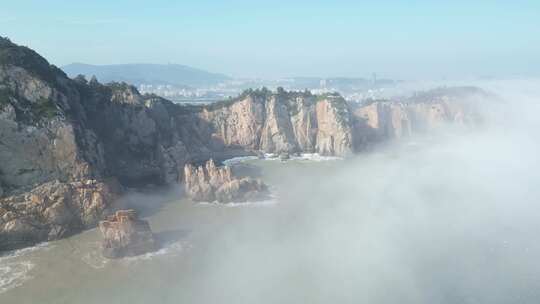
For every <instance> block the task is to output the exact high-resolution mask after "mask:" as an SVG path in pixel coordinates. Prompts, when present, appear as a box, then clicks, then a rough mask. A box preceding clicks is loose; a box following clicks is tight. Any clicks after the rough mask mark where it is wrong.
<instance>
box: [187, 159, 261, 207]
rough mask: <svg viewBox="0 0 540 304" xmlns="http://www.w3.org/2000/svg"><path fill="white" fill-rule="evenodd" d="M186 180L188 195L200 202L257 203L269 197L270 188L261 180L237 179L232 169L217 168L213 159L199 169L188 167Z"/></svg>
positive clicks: (227, 167)
mask: <svg viewBox="0 0 540 304" xmlns="http://www.w3.org/2000/svg"><path fill="white" fill-rule="evenodd" d="M184 179H185V188H186V193H187V194H188V196H189V197H190V198H191V199H192V200H193V201H198V202H213V201H218V202H221V203H230V202H246V201H257V200H261V199H264V198H266V197H267V195H268V187H267V186H266V185H265V184H264V183H263V182H262V181H261V180H259V179H255V178H251V177H236V176H234V175H233V173H232V170H231V167H229V166H223V167H217V166H216V164H215V163H214V161H213V160H212V159H210V160H209V161H208V162H207V163H206V164H205V165H203V166H199V167H195V166H193V165H191V164H188V165H186V166H185V168H184Z"/></svg>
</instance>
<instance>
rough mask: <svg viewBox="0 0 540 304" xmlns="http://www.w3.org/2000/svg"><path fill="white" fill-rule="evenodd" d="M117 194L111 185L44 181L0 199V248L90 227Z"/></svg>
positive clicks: (30, 242) (24, 244) (115, 187)
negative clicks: (25, 190) (28, 189)
mask: <svg viewBox="0 0 540 304" xmlns="http://www.w3.org/2000/svg"><path fill="white" fill-rule="evenodd" d="M119 194H120V189H119V185H117V184H115V183H114V182H99V181H96V180H86V181H84V182H69V183H62V182H58V181H52V182H47V183H44V184H41V185H40V186H38V187H36V188H34V189H32V190H30V191H29V192H26V193H22V194H18V195H13V196H8V197H5V198H3V199H1V200H0V246H1V247H0V248H17V247H23V246H27V245H31V244H35V243H37V242H40V241H45V240H49V241H50V240H55V239H58V238H61V237H65V236H68V235H71V234H73V233H75V232H78V231H81V230H83V229H86V228H89V227H92V226H94V225H96V223H97V222H98V221H99V220H100V219H101V218H102V217H103V216H105V215H106V214H107V213H108V212H109V211H110V209H111V208H112V206H111V202H114V201H115V200H116V199H117V198H118V196H119Z"/></svg>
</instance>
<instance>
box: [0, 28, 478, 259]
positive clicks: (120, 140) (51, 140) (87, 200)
mask: <svg viewBox="0 0 540 304" xmlns="http://www.w3.org/2000/svg"><path fill="white" fill-rule="evenodd" d="M464 91H465V92H466V94H463V92H464ZM456 92H458V93H459V94H456ZM479 97H481V98H485V97H486V93H485V92H483V91H481V90H479V89H471V88H467V89H465V88H456V89H455V92H454V91H451V90H450V91H445V92H442V93H440V94H435V95H432V96H431V95H430V96H429V98H425V99H421V100H420V99H407V100H400V101H388V100H385V101H373V102H371V103H369V104H350V103H348V102H347V101H345V100H344V99H343V97H341V96H340V95H339V94H335V93H332V94H323V95H313V94H311V93H309V92H286V91H284V90H278V91H277V92H272V91H269V90H266V89H262V90H247V91H245V92H244V93H243V94H241V95H240V96H238V97H237V98H234V99H231V100H226V101H223V102H218V103H215V104H211V105H206V106H183V105H177V104H174V103H172V102H171V101H168V100H166V99H163V98H161V97H158V96H155V95H141V94H139V92H138V91H137V90H136V89H135V88H134V87H132V86H130V85H127V84H125V83H110V84H106V85H103V84H100V83H99V82H98V81H97V80H96V79H91V80H90V81H87V80H86V79H85V78H84V77H76V78H75V79H70V78H68V77H67V76H66V75H65V73H63V72H62V71H61V70H59V69H58V68H56V67H54V66H52V65H49V63H48V62H47V61H46V60H45V59H44V58H43V57H41V56H39V55H38V54H37V53H35V52H34V51H32V50H31V49H29V48H26V47H22V46H18V45H16V44H14V43H12V42H11V41H9V40H8V39H6V38H1V37H0V251H2V250H8V249H12V248H16V247H22V246H29V245H32V244H35V243H37V242H41V241H47V240H54V239H58V238H62V237H65V236H67V235H70V234H73V233H76V232H78V231H81V230H82V229H86V228H89V227H93V226H95V225H96V224H97V222H98V221H99V220H101V219H103V218H105V217H106V216H107V215H108V214H110V213H111V212H113V211H114V210H116V209H118V206H116V203H115V202H116V200H117V198H118V197H119V196H120V195H121V193H122V187H135V188H137V187H141V186H145V185H148V184H158V185H176V184H177V183H178V182H184V181H186V183H188V184H189V185H193V183H192V182H191V181H192V177H194V176H196V175H197V176H198V175H199V174H200V171H197V170H198V169H197V170H195V169H194V168H192V167H188V170H186V169H185V167H186V165H187V164H192V163H203V162H206V161H208V160H210V159H216V160H220V161H221V160H224V159H227V158H232V157H236V156H246V155H257V154H258V153H275V154H277V155H293V154H295V153H318V154H320V155H324V156H341V157H343V156H347V155H350V154H352V153H355V152H359V151H362V150H364V149H366V148H367V147H369V146H370V145H373V144H375V143H377V142H381V141H386V140H392V139H396V138H401V137H406V136H409V135H412V134H414V133H417V132H423V131H426V130H430V129H433V128H436V127H437V126H438V125H442V124H445V123H459V124H473V123H476V122H477V121H478V117H479V115H478V113H477V110H476V108H475V102H474V100H476V99H478V98H479ZM206 170H208V169H206ZM212 170H214V169H213V168H212ZM195 171H197V172H198V173H195ZM203 171H204V170H203ZM217 172H221V171H219V170H218V171H217ZM220 174H222V173H220ZM223 174H225V175H227V174H226V172H225V173H223ZM203 175H204V174H203ZM186 177H187V178H186ZM188 180H189V181H188ZM212 183H213V184H212ZM219 183H221V184H219ZM209 184H211V185H212V186H211V188H212V189H213V190H211V191H210V192H208V191H206V190H201V189H202V188H201V187H199V190H193V191H192V192H193V193H192V194H193V197H196V198H201V199H202V198H204V199H211V198H217V197H219V200H223V201H230V200H236V199H240V200H242V199H247V198H248V197H250V195H248V196H245V197H244V196H242V195H237V194H235V193H234V191H232V190H231V191H229V190H230V189H233V188H242V187H244V186H245V187H247V188H254V189H258V190H262V189H263V188H264V187H263V185H262V184H260V183H258V182H254V181H252V180H241V179H240V180H237V179H233V178H232V177H231V178H230V179H229V178H224V179H223V180H222V181H219V182H214V181H212V182H210V183H209ZM225 184H227V186H224V185H225ZM220 187H223V189H229V190H227V191H225V190H223V191H221V190H216V189H219V188H220ZM195 188H196V187H191V186H188V189H195ZM206 192H208V193H213V194H207V193H206ZM248 193H249V191H248Z"/></svg>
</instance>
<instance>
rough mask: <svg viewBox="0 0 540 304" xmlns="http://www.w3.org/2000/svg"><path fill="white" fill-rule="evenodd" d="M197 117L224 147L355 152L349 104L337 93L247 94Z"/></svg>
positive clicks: (290, 151) (314, 151) (328, 152)
mask: <svg viewBox="0 0 540 304" xmlns="http://www.w3.org/2000/svg"><path fill="white" fill-rule="evenodd" d="M200 117H201V118H202V120H204V121H206V122H207V123H208V124H209V126H210V133H211V134H210V136H211V137H212V138H214V139H218V140H220V141H221V142H222V143H223V145H224V146H225V147H235V146H236V147H242V148H244V149H249V150H252V151H263V152H267V153H282V152H287V153H294V152H310V153H320V154H323V155H346V154H348V153H351V152H352V151H353V150H352V149H353V145H352V143H353V135H352V129H351V124H350V113H349V108H348V106H347V103H346V101H345V100H344V99H343V98H342V97H341V96H339V95H336V94H327V95H322V96H315V95H311V94H310V93H301V92H283V91H282V92H280V93H272V92H270V91H265V90H262V91H254V92H251V93H250V92H248V93H245V94H244V95H243V96H240V97H239V98H238V99H237V100H236V102H233V103H231V104H229V105H228V104H218V105H214V106H211V107H206V108H204V109H203V110H202V112H201V114H200Z"/></svg>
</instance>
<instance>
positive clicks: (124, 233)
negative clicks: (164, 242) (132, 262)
mask: <svg viewBox="0 0 540 304" xmlns="http://www.w3.org/2000/svg"><path fill="white" fill-rule="evenodd" d="M99 230H100V231H101V234H102V236H103V241H102V244H101V248H102V253H103V256H104V257H107V258H121V257H126V256H136V255H140V254H144V253H147V252H151V251H154V250H156V248H157V246H156V242H155V240H154V235H153V234H152V231H151V230H150V225H149V224H148V222H147V221H145V220H141V219H139V218H138V216H137V213H136V212H135V210H132V209H130V210H119V211H116V213H115V214H113V215H110V216H108V217H107V219H106V220H104V221H101V222H99Z"/></svg>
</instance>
